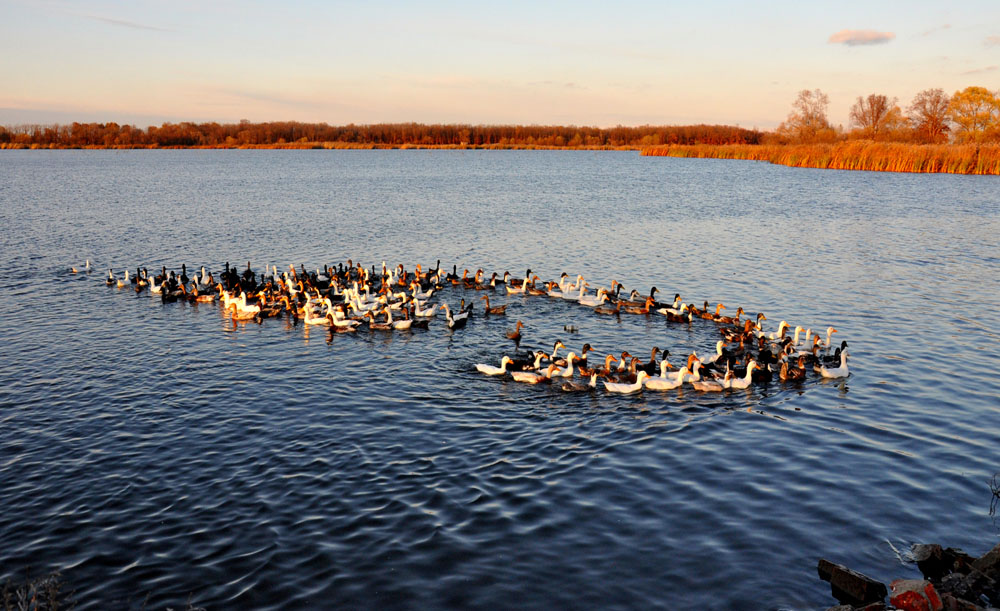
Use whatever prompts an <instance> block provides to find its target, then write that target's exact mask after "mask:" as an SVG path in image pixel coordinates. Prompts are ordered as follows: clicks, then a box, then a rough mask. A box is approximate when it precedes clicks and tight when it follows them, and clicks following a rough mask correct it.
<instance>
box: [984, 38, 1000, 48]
mask: <svg viewBox="0 0 1000 611" xmlns="http://www.w3.org/2000/svg"><path fill="white" fill-rule="evenodd" d="M984 44H985V45H986V46H987V47H1000V36H987V37H986V41H985V42H984Z"/></svg>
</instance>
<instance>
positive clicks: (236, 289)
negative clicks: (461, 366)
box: [72, 260, 848, 394]
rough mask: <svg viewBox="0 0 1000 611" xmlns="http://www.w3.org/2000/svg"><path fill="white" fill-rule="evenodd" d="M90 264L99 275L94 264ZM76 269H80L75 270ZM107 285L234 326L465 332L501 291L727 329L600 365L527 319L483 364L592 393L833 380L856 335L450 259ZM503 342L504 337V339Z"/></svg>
mask: <svg viewBox="0 0 1000 611" xmlns="http://www.w3.org/2000/svg"><path fill="white" fill-rule="evenodd" d="M84 271H86V272H88V273H89V271H90V262H89V261H88V262H87V264H86V268H85V270H84ZM72 272H73V273H77V272H78V270H77V269H76V268H73V269H72ZM106 284H107V285H108V286H112V287H117V288H119V289H132V290H135V291H136V292H137V293H141V292H143V291H148V292H149V293H151V294H153V295H158V296H159V297H160V299H162V300H163V301H164V302H173V301H189V302H199V303H200V302H205V303H210V302H219V303H220V304H221V305H222V307H223V308H224V309H225V310H226V312H227V313H228V314H229V316H231V318H232V319H233V321H256V322H262V321H263V320H264V319H266V318H274V317H291V318H293V319H294V320H297V321H301V322H303V323H304V324H306V325H311V326H324V327H329V330H330V333H350V332H356V331H358V330H361V329H366V330H368V331H379V332H391V331H406V330H410V329H416V328H427V327H428V326H429V324H430V322H431V320H433V319H434V318H435V317H436V316H437V314H438V313H439V312H443V313H444V324H445V326H447V328H449V329H452V330H457V329H461V328H462V327H464V326H466V324H467V323H468V322H469V320H470V319H472V317H473V311H474V304H475V303H476V302H477V301H481V302H485V303H484V307H483V309H482V314H483V316H504V315H506V309H507V307H508V306H509V302H508V303H503V304H501V305H493V304H491V303H490V296H491V295H492V296H493V298H494V301H497V298H501V299H502V298H503V296H508V297H510V296H518V297H520V296H523V297H526V298H528V297H539V298H544V299H560V300H564V301H566V302H570V303H574V304H578V305H580V306H582V307H585V308H587V309H588V310H590V311H591V312H592V313H593V314H594V315H605V316H619V317H620V316H622V315H645V316H654V317H661V316H662V317H663V319H664V320H665V321H666V323H667V324H672V325H695V324H698V325H702V324H712V325H715V326H716V327H717V329H718V333H719V339H718V340H717V341H716V344H715V350H714V352H713V353H712V354H710V355H702V356H699V355H698V354H697V353H696V352H692V353H690V354H689V355H687V356H686V357H685V358H684V361H683V362H682V363H681V364H679V365H673V364H671V363H670V362H669V360H668V357H669V355H670V352H669V350H663V349H661V348H659V347H653V348H652V350H651V351H650V358H649V360H648V361H644V360H643V359H641V358H639V357H637V356H633V355H631V354H629V353H628V352H627V351H623V352H621V353H614V354H607V355H606V356H605V357H604V358H598V359H596V360H597V362H593V360H592V359H593V357H592V356H591V355H590V353H592V352H594V350H593V348H592V347H591V345H590V344H589V343H584V344H583V346H582V348H581V349H580V351H579V353H577V352H573V351H570V352H567V353H566V354H565V356H560V355H559V350H560V348H562V349H563V350H568V349H567V348H566V346H565V344H563V343H562V342H561V341H556V342H555V343H554V344H553V347H552V350H551V352H549V351H546V350H535V351H528V352H520V351H519V347H520V340H521V330H522V328H523V327H524V323H523V322H522V321H520V320H518V321H517V322H516V324H515V325H514V327H513V329H511V330H509V331H507V332H506V337H507V339H510V340H513V342H514V344H513V350H512V351H509V353H508V354H503V355H501V356H500V357H499V359H498V363H499V364H498V365H492V364H487V363H479V364H476V366H475V367H476V369H477V370H478V371H479V372H481V373H483V374H485V375H488V376H510V378H512V379H513V380H515V381H517V382H523V383H526V384H540V383H551V382H555V381H558V382H560V387H561V388H562V389H563V390H566V391H592V390H595V389H597V388H599V386H598V381H601V387H603V389H604V390H606V391H607V392H611V393H620V394H626V393H634V392H639V391H641V390H644V389H645V390H651V391H652V390H671V389H676V388H680V387H681V386H684V385H690V386H691V387H693V388H694V389H696V390H698V391H702V392H721V391H725V390H739V389H746V388H748V387H749V386H750V385H752V384H763V383H768V382H770V381H772V380H773V379H774V378H777V379H779V380H781V381H782V382H795V381H799V380H803V379H805V378H806V377H807V376H808V375H810V374H814V375H818V376H820V377H822V378H842V377H846V376H847V375H848V367H847V359H848V352H847V342H846V341H843V342H841V343H840V344H839V345H834V342H833V334H834V333H837V330H836V329H834V328H833V327H828V328H827V329H826V330H825V333H813V331H812V330H811V329H803V328H802V327H801V326H796V327H794V328H792V327H791V326H790V325H789V324H788V323H787V322H785V321H781V322H780V324H779V325H778V329H777V330H776V331H774V332H771V333H767V332H765V331H764V327H763V323H764V321H766V320H767V317H766V316H764V314H762V313H758V314H756V315H755V316H753V317H748V318H743V316H744V311H743V308H737V310H736V313H735V316H724V315H723V314H722V310H724V309H726V306H724V305H723V304H721V303H719V304H716V305H715V306H714V307H711V306H710V304H709V302H708V301H705V302H704V303H703V306H702V307H697V306H695V305H693V304H690V303H685V302H683V301H682V300H681V296H680V295H679V294H675V295H674V298H673V300H671V301H669V302H660V301H658V300H657V299H656V295H657V293H658V290H657V288H656V287H653V288H651V289H650V291H649V293H648V295H647V296H645V297H644V296H643V295H641V294H640V293H638V292H637V291H635V290H633V291H631V292H630V293H629V294H628V295H624V296H623V295H622V292H623V287H622V285H621V284H619V283H618V282H616V281H614V280H612V281H611V285H610V286H609V287H598V288H597V289H596V291H594V292H591V290H590V289H591V285H590V283H588V282H587V281H585V279H584V278H583V276H576V277H575V278H572V277H571V276H569V275H568V274H566V273H563V274H562V275H561V276H560V277H559V279H558V280H553V281H549V282H540V280H539V278H538V276H537V275H534V274H532V272H531V270H530V269H529V270H528V271H527V273H526V274H525V276H524V277H523V278H514V277H512V276H511V274H510V273H509V272H505V273H504V274H503V275H502V276H499V275H498V274H496V273H493V274H492V275H491V276H490V277H489V278H486V276H485V272H484V271H483V270H481V269H480V270H477V271H476V272H474V273H471V275H470V272H469V270H465V272H464V273H463V274H462V275H461V276H459V275H458V270H457V266H453V267H452V271H451V272H450V273H446V272H444V271H442V270H441V266H440V261H439V262H438V264H437V265H436V266H435V267H434V269H429V270H423V269H422V268H421V266H420V265H417V266H416V267H415V269H413V270H412V271H410V270H407V269H406V268H405V267H404V266H403V265H402V264H400V265H397V266H395V267H387V266H386V265H385V263H384V262H383V263H382V265H381V267H380V268H376V266H374V265H373V266H371V267H368V268H366V267H364V266H362V265H361V264H360V263H354V262H353V261H351V260H348V261H347V262H346V263H340V264H339V265H337V266H335V267H334V266H325V267H324V268H323V269H317V270H315V271H313V272H308V271H306V269H305V266H301V268H300V269H298V270H296V269H295V267H294V266H289V269H288V271H284V272H281V273H279V271H278V269H277V267H276V266H272V267H271V268H270V269H268V268H267V267H265V271H264V272H263V273H259V274H258V273H257V272H255V271H254V270H253V269H252V268H251V266H250V263H247V267H246V269H245V270H243V271H242V272H240V271H238V270H237V269H236V267H231V266H230V265H229V263H226V265H225V269H224V270H223V271H221V272H220V274H219V277H218V278H216V277H215V276H214V275H213V273H212V272H210V271H206V269H205V268H204V267H202V268H201V269H200V271H198V272H193V273H192V274H189V272H188V269H187V265H186V264H185V265H182V266H181V270H180V272H179V273H177V272H175V271H168V270H167V269H166V268H165V267H164V268H162V269H161V270H160V272H159V273H157V274H155V275H152V276H151V275H150V274H149V272H148V271H147V270H146V269H144V268H139V269H137V270H136V272H135V274H130V272H128V271H125V272H124V274H123V275H121V276H116V275H115V273H114V272H113V271H112V270H108V276H107V279H106ZM448 285H452V286H454V287H457V288H459V289H465V290H469V291H480V292H481V295H479V296H478V297H476V298H472V299H469V304H468V305H466V299H465V298H462V299H461V304H460V305H459V306H458V307H457V308H455V309H453V308H451V307H450V306H449V305H448V304H447V303H443V302H442V303H435V302H434V300H435V297H436V296H437V293H438V291H440V290H442V288H444V287H447V286H448ZM564 329H565V330H567V331H568V332H576V330H577V327H576V326H575V325H572V324H569V323H567V324H566V325H565V326H564ZM498 341H502V339H501V338H499V337H498ZM658 357H659V360H658Z"/></svg>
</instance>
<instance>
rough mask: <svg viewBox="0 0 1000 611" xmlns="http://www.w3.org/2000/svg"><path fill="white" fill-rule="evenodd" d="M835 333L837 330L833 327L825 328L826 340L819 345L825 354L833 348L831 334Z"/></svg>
mask: <svg viewBox="0 0 1000 611" xmlns="http://www.w3.org/2000/svg"><path fill="white" fill-rule="evenodd" d="M834 333H837V330H836V329H834V328H833V327H827V328H826V339H825V340H824V341H823V342H822V343H821V344H820V346H822V347H823V348H824V349H825V350H826V351H827V352H829V351H830V350H831V349H832V348H833V343H832V341H833V334H834Z"/></svg>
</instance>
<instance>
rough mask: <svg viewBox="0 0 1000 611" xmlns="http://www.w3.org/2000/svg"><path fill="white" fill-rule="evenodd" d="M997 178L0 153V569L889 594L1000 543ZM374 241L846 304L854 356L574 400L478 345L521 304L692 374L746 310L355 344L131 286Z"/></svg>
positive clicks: (448, 587) (490, 262)
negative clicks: (505, 374) (941, 553)
mask: <svg viewBox="0 0 1000 611" xmlns="http://www.w3.org/2000/svg"><path fill="white" fill-rule="evenodd" d="M998 193H1000V182H997V179H996V178H993V177H956V176H917V175H901V174H875V173H865V172H836V171H821V170H808V169H791V168H785V167H780V166H772V165H763V164H755V163H750V162H737V161H734V162H729V161H716V160H681V159H667V158H642V157H639V156H637V155H636V154H634V153H619V152H600V153H596V152H510V151H498V152H452V151H447V152H445V151H342V152H333V151H141V152H137V151H134V152H108V151H60V152H42V151H19V152H9V151H8V152H4V153H3V154H2V155H0V220H2V223H3V227H4V228H5V232H4V237H3V240H2V242H0V261H2V262H3V273H2V274H0V309H2V311H3V324H2V325H0V340H2V346H3V363H4V368H3V372H4V373H3V379H4V380H5V382H4V383H3V384H2V385H0V450H2V451H0V506H2V507H3V510H2V512H0V578H20V577H23V575H24V574H25V573H26V572H28V571H30V573H31V574H33V575H39V574H43V573H46V572H49V571H53V570H59V571H61V572H62V574H63V578H64V580H65V581H66V582H67V583H68V584H69V587H70V588H71V589H75V590H76V599H77V600H78V601H79V605H78V608H80V609H105V608H139V607H141V606H142V604H143V602H144V601H146V604H147V608H152V609H162V608H166V607H168V606H173V607H175V608H176V607H182V606H184V605H185V604H186V602H187V601H189V600H190V601H191V602H193V603H195V604H197V605H201V606H204V607H207V608H209V609H223V608H259V609H285V608H313V607H321V608H323V607H329V608H332V607H337V608H421V609H423V608H435V607H470V606H472V607H486V608H505V607H506V608H509V607H518V608H536V609H550V608H567V607H572V608H581V607H584V608H585V607H593V608H645V609H649V608H664V609H674V608H716V609H731V608H747V609H757V608H761V609H779V608H780V609H789V608H792V609H816V608H825V607H827V606H829V605H830V604H831V603H832V598H830V596H829V589H828V586H827V585H826V584H824V583H822V582H820V581H819V580H818V579H817V577H816V572H815V566H816V561H817V559H818V558H819V557H820V556H824V557H828V558H831V559H833V560H836V561H840V562H844V563H846V564H848V565H850V566H852V567H854V568H856V569H859V570H861V571H864V572H867V573H869V574H871V575H873V576H875V577H877V578H879V579H883V580H886V581H888V580H889V579H891V578H894V577H899V576H915V575H916V570H915V568H914V567H913V566H912V565H909V564H905V563H904V562H903V561H902V560H901V558H900V557H898V556H897V554H896V551H895V550H897V549H898V550H905V549H906V548H907V546H908V545H909V544H910V543H913V542H932V541H936V542H941V543H944V544H946V545H953V546H957V547H963V548H965V549H966V550H967V551H969V552H971V553H974V554H978V553H981V552H983V551H985V550H986V549H988V548H989V547H991V546H992V545H993V544H994V543H996V539H997V536H998V531H997V527H996V526H995V525H994V523H993V521H992V519H991V518H990V516H989V513H988V512H989V501H990V496H991V495H990V491H989V487H988V485H987V481H988V479H989V478H990V477H991V476H992V474H993V473H994V472H995V471H997V470H1000V461H998V460H997V459H998V456H1000V453H998V450H997V448H998V447H1000V425H998V423H1000V420H998V416H1000V408H998V397H1000V377H998V376H997V371H998V369H1000V356H998V355H1000V336H998V331H997V330H998V329H1000V251H998V249H997V236H998V235H1000V218H998V217H1000V212H998V210H1000V206H998V199H1000V196H998ZM88 258H89V259H90V260H91V261H92V262H93V263H94V265H95V271H94V273H92V274H90V275H85V274H78V275H73V274H70V273H69V272H68V270H69V267H70V266H72V265H76V266H77V267H79V266H81V265H82V264H83V262H84V260H85V259H88ZM347 258H353V259H354V260H355V261H358V260H360V261H362V262H363V263H365V264H366V265H371V264H381V262H382V261H383V260H385V261H386V262H388V263H389V264H390V265H394V264H395V263H399V262H402V263H405V264H406V265H407V267H412V266H413V265H414V264H416V263H421V264H422V265H423V266H424V268H425V269H426V268H428V267H433V265H434V263H435V261H436V260H438V259H440V260H441V262H442V266H445V267H448V268H449V269H450V267H451V266H452V265H453V264H455V265H458V269H459V272H461V270H462V269H464V268H466V267H467V268H469V269H472V270H475V269H477V268H483V269H485V270H487V271H488V272H492V271H497V272H500V273H502V272H503V271H504V270H510V271H511V272H512V273H514V274H515V275H518V276H519V275H521V274H522V273H523V272H524V270H525V268H527V267H530V268H531V269H532V270H534V271H535V272H536V273H537V274H538V275H539V276H542V277H543V278H554V277H557V276H558V275H559V273H560V272H562V271H567V272H569V273H571V274H577V273H580V274H584V275H585V276H586V277H587V278H588V280H589V281H590V282H591V284H592V285H594V286H597V285H601V284H603V285H606V284H609V283H610V281H611V280H612V279H615V280H619V281H621V282H624V283H625V285H626V286H627V287H628V288H633V287H634V288H637V289H639V290H640V291H642V292H643V293H645V292H646V291H647V290H648V289H649V287H650V286H651V285H655V286H657V287H658V288H659V289H660V292H661V296H663V295H666V297H663V298H664V299H667V298H668V297H669V296H670V295H672V294H673V293H674V292H679V293H681V295H682V296H684V298H685V299H687V300H688V301H694V302H696V303H701V301H703V300H705V299H709V300H711V301H712V302H713V303H716V302H719V301H721V302H722V303H725V304H726V305H727V306H728V307H729V311H730V312H732V311H735V309H736V306H738V305H742V306H743V307H744V308H745V309H746V310H747V311H750V312H757V311H763V312H765V313H766V314H767V316H768V321H767V325H768V326H767V330H769V331H771V330H774V329H775V327H776V326H777V323H778V321H779V320H782V319H784V320H787V321H789V322H790V323H791V324H792V325H793V326H794V325H796V324H801V325H802V326H803V327H812V328H814V329H825V328H826V327H827V326H828V325H831V324H832V325H834V326H835V327H836V328H837V329H838V330H839V331H840V333H839V334H838V335H837V336H835V339H846V340H848V341H849V342H850V344H851V347H852V348H851V354H852V361H851V367H852V374H851V376H850V378H848V379H847V380H839V381H832V382H820V381H818V380H815V379H813V378H812V376H810V379H809V380H808V381H806V382H805V383H802V384H798V385H783V384H780V383H774V384H771V385H769V386H767V387H755V388H752V389H751V390H749V391H745V392H733V393H730V394H727V395H722V396H718V395H715V396H713V395H703V394H699V393H696V392H693V391H691V390H684V391H673V392H668V393H652V392H646V393H644V394H642V395H638V396H627V397H618V396H610V395H607V394H604V393H594V394H587V393H584V394H574V395H568V394H566V393H562V392H560V391H559V390H558V388H556V387H551V388H546V387H541V388H540V387H525V386H523V385H519V384H516V383H513V382H511V381H500V380H496V379H491V378H486V377H485V376H482V375H479V374H478V373H477V372H476V371H475V370H474V369H473V367H472V365H473V364H474V363H477V362H492V363H496V362H497V361H499V358H500V355H501V354H502V353H503V352H504V351H506V350H509V349H510V347H511V345H510V342H509V341H508V340H506V339H504V337H503V331H504V330H505V329H506V328H508V327H510V326H512V324H513V322H514V320H515V319H521V320H523V321H524V322H525V323H526V328H525V330H524V337H525V340H524V342H523V346H528V347H550V346H551V344H552V343H553V342H554V341H555V340H556V339H561V340H563V341H564V342H565V343H566V344H567V345H569V347H570V349H572V350H577V351H578V350H579V348H580V346H581V345H582V344H583V343H584V342H590V343H591V344H593V345H594V346H595V347H596V348H597V351H598V354H599V355H603V354H605V353H608V352H620V351H622V350H628V351H630V352H632V353H633V354H637V355H640V356H646V355H648V353H649V350H650V348H651V347H652V346H653V345H656V346H660V347H662V348H668V349H669V350H670V351H671V354H672V355H674V356H673V357H672V358H673V359H674V360H676V361H682V360H683V358H684V356H683V355H685V354H687V353H688V352H689V351H691V350H692V349H697V350H700V351H705V352H710V351H711V349H712V346H713V345H714V342H715V339H716V336H717V332H716V330H715V325H714V324H711V323H705V324H699V323H700V322H704V321H697V322H696V323H695V324H692V325H691V326H690V327H686V326H683V327H682V326H671V325H669V324H668V323H666V322H665V320H664V319H663V318H662V317H658V316H654V317H645V316H623V317H622V318H621V320H620V321H618V320H615V319H611V318H600V317H597V316H595V315H593V314H591V313H589V312H588V311H586V310H584V309H582V308H580V307H579V306H572V305H570V304H569V303H568V302H564V301H554V300H548V299H546V298H528V299H525V298H522V297H515V298H508V297H506V296H503V295H499V294H498V295H497V296H495V297H494V299H493V300H494V303H498V302H499V303H510V304H511V305H510V308H509V309H508V316H507V320H504V319H503V318H496V317H494V318H491V319H485V318H482V317H481V316H478V317H475V318H474V319H473V320H472V322H470V324H469V325H468V327H467V328H465V329H463V330H460V331H456V332H454V333H451V332H449V331H448V330H447V329H446V328H445V327H444V326H443V324H442V322H441V321H436V322H434V323H432V325H431V328H430V329H429V330H426V331H413V332H408V333H394V334H386V333H368V332H361V333H357V334H355V335H336V336H334V337H330V335H329V334H328V333H326V332H323V331H317V330H315V329H306V328H304V326H303V325H301V324H300V325H293V324H291V323H290V322H286V321H283V320H274V319H272V320H267V321H265V322H264V323H263V324H262V325H256V324H249V325H239V326H237V327H234V326H233V325H232V323H231V322H229V321H228V320H227V319H226V317H225V316H223V315H222V314H221V312H220V308H219V307H218V306H214V305H204V304H202V305H198V306H189V305H184V304H167V305H164V304H161V303H160V301H159V300H158V299H152V298H150V297H149V296H148V295H147V294H143V295H140V296H138V297H137V296H136V295H135V294H134V293H133V292H131V291H127V290H126V291H119V290H117V289H109V288H107V287H105V286H104V282H103V278H104V274H105V273H106V270H107V268H108V267H114V268H115V269H116V271H121V270H123V269H124V268H126V267H127V268H130V269H133V270H134V269H135V267H136V266H137V265H141V266H145V267H148V268H149V269H150V270H153V269H159V267H160V266H161V265H166V266H167V267H169V268H177V269H179V268H180V265H181V263H186V264H187V265H188V267H189V268H197V267H200V266H201V265H206V266H209V267H210V268H211V269H213V270H216V271H218V270H219V269H221V267H222V266H223V264H224V263H225V262H226V261H230V262H233V263H234V264H240V265H245V264H246V261H247V260H250V261H252V262H253V264H254V265H255V267H257V268H260V267H262V266H263V265H264V264H277V265H279V267H281V268H284V267H286V266H287V264H288V263H295V264H296V265H298V264H300V263H305V265H306V266H307V267H308V268H310V269H314V268H316V267H319V266H321V265H322V264H325V263H336V262H340V261H344V260H346V259H347ZM463 297H464V298H466V299H467V300H474V299H476V298H478V297H479V294H476V293H474V292H471V291H470V292H469V293H468V294H466V293H464V291H462V290H461V289H454V288H450V287H449V288H448V289H447V290H445V291H444V292H443V294H442V298H443V300H444V301H447V302H449V303H450V304H452V305H453V306H454V305H457V303H458V301H459V300H460V299H462V298H463ZM564 325H574V326H576V327H578V328H579V332H578V333H576V334H571V333H568V332H566V331H564V330H563V326H564ZM147 597H148V598H147Z"/></svg>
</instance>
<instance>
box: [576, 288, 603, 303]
mask: <svg viewBox="0 0 1000 611" xmlns="http://www.w3.org/2000/svg"><path fill="white" fill-rule="evenodd" d="M607 300H608V293H607V291H605V290H604V288H603V287H602V288H601V289H600V290H599V291H597V295H596V296H595V297H590V296H589V295H583V296H581V297H580V298H579V299H578V300H577V301H579V302H580V305H582V306H587V307H588V308H596V307H597V306H599V305H601V304H602V303H604V302H605V301H607Z"/></svg>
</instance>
